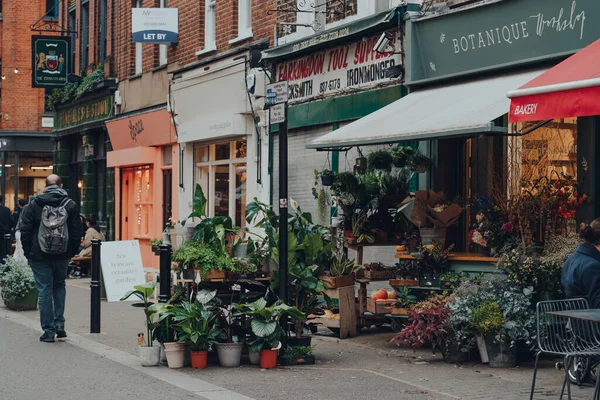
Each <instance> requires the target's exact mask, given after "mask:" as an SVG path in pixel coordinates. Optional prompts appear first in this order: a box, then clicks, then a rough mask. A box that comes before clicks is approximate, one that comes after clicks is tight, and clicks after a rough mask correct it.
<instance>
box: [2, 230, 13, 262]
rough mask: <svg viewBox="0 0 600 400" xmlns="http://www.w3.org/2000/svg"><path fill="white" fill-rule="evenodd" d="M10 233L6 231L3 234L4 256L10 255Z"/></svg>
mask: <svg viewBox="0 0 600 400" xmlns="http://www.w3.org/2000/svg"><path fill="white" fill-rule="evenodd" d="M12 242H13V240H12V235H11V234H10V233H7V234H5V235H4V258H6V257H8V256H10V255H12Z"/></svg>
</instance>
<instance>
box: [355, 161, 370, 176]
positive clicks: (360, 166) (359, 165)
mask: <svg viewBox="0 0 600 400" xmlns="http://www.w3.org/2000/svg"><path fill="white" fill-rule="evenodd" d="M367 165H368V160H367V157H358V158H357V159H356V163H355V164H354V170H355V171H356V172H357V173H359V174H361V175H362V174H364V173H365V172H367Z"/></svg>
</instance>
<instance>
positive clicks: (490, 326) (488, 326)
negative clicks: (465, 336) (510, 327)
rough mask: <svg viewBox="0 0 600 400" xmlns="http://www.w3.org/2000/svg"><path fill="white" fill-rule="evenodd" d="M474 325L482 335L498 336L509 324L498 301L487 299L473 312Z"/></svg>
mask: <svg viewBox="0 0 600 400" xmlns="http://www.w3.org/2000/svg"><path fill="white" fill-rule="evenodd" d="M471 317H472V318H473V325H475V327H477V329H478V331H479V333H480V334H481V335H484V336H485V335H496V334H497V333H498V332H500V330H501V329H502V328H503V327H504V325H505V324H506V323H507V322H508V320H507V319H506V317H505V316H504V313H503V312H502V310H501V309H500V305H499V304H498V302H497V301H496V300H493V299H486V300H485V301H484V302H483V303H481V305H480V306H479V307H477V308H475V309H474V310H473V311H472V312H471Z"/></svg>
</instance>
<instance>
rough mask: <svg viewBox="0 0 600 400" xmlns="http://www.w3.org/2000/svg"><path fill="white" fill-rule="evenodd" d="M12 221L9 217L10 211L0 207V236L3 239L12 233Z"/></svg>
mask: <svg viewBox="0 0 600 400" xmlns="http://www.w3.org/2000/svg"><path fill="white" fill-rule="evenodd" d="M12 227H13V219H12V215H10V210H9V209H8V208H7V207H4V206H0V234H1V235H2V236H1V237H2V238H3V239H4V235H5V234H7V233H11V232H12Z"/></svg>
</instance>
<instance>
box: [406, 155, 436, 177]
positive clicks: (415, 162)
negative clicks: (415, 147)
mask: <svg viewBox="0 0 600 400" xmlns="http://www.w3.org/2000/svg"><path fill="white" fill-rule="evenodd" d="M432 165H433V160H432V159H431V158H430V157H427V156H426V155H425V154H423V153H422V152H420V151H417V152H416V153H415V154H413V155H412V156H411V157H410V168H411V169H412V170H413V171H415V172H417V173H419V174H422V173H424V172H426V171H427V170H428V169H429V168H431V166H432Z"/></svg>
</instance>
